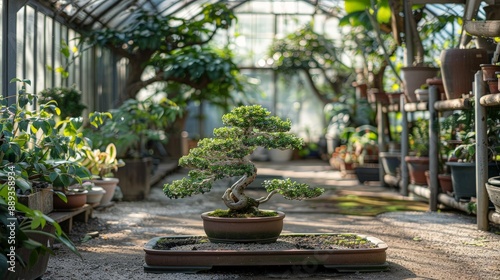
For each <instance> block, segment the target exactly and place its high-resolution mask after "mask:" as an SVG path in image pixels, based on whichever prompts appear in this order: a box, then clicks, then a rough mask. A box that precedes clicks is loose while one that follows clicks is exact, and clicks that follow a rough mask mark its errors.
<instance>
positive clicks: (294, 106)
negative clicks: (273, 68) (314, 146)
mask: <svg viewBox="0 0 500 280" xmlns="http://www.w3.org/2000/svg"><path fill="white" fill-rule="evenodd" d="M277 87H278V92H277V97H276V100H277V102H276V110H277V115H278V116H280V117H282V118H289V119H290V120H291V121H292V131H293V132H294V133H296V134H297V135H298V136H300V137H302V138H304V140H305V141H311V142H317V141H318V140H319V137H320V136H321V135H322V133H323V127H325V124H324V121H323V104H322V103H321V101H320V100H318V98H316V97H315V96H314V95H313V94H312V93H311V92H312V90H311V88H310V86H309V84H308V83H307V80H306V78H305V77H303V75H300V77H299V76H297V75H295V76H293V77H286V78H285V77H280V78H279V79H278V84H277Z"/></svg>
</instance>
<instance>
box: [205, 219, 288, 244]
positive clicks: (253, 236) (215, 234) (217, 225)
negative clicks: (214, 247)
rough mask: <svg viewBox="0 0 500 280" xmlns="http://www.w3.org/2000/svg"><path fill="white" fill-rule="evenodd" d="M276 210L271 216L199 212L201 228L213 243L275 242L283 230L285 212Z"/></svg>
mask: <svg viewBox="0 0 500 280" xmlns="http://www.w3.org/2000/svg"><path fill="white" fill-rule="evenodd" d="M277 212H278V215H277V216H273V217H253V218H221V217H211V216H209V215H208V214H209V213H210V212H205V213H203V214H201V218H202V219H203V229H204V230H205V234H206V235H207V237H208V239H209V240H210V241H211V242H214V243H227V242H229V243H234V242H247V243H248V242H257V243H271V242H275V241H276V239H278V237H279V236H280V234H281V231H282V230H283V219H284V218H285V213H283V212H279V211H277Z"/></svg>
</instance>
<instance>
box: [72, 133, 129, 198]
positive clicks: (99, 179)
mask: <svg viewBox="0 0 500 280" xmlns="http://www.w3.org/2000/svg"><path fill="white" fill-rule="evenodd" d="M81 164H82V165H83V166H85V167H86V168H88V169H89V170H90V172H91V173H92V175H93V179H92V183H93V184H95V185H97V186H99V187H101V188H103V189H104V191H105V193H104V195H103V196H102V198H101V200H100V202H99V204H100V205H101V206H106V205H108V204H109V203H110V202H111V199H112V198H113V195H114V193H115V189H116V186H117V185H118V183H119V182H120V180H119V179H118V178H116V177H114V172H116V171H117V170H118V168H119V167H122V166H125V163H124V162H123V161H122V160H121V159H117V158H116V146H115V145H114V144H113V143H110V144H108V146H106V150H105V151H101V150H99V149H92V148H90V147H89V146H84V147H83V154H82V157H81Z"/></svg>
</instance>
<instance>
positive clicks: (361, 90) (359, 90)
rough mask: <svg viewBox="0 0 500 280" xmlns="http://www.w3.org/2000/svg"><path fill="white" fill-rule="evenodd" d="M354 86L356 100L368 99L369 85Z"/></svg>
mask: <svg viewBox="0 0 500 280" xmlns="http://www.w3.org/2000/svg"><path fill="white" fill-rule="evenodd" d="M352 86H353V87H355V88H356V99H358V100H359V99H367V98H368V85H367V84H358V83H357V82H353V83H352Z"/></svg>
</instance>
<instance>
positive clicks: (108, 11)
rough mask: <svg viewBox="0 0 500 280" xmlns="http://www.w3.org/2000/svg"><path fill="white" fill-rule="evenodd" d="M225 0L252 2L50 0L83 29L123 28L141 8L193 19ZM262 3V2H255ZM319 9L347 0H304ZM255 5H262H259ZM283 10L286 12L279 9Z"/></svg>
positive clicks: (281, 0)
mask: <svg viewBox="0 0 500 280" xmlns="http://www.w3.org/2000/svg"><path fill="white" fill-rule="evenodd" d="M217 2H225V3H227V5H228V7H229V8H230V9H235V8H237V7H238V6H240V5H242V4H244V3H245V2H249V0H225V1H221V0H219V1H217V0H181V1H179V0H49V1H47V3H48V5H50V8H51V9H53V10H56V11H57V13H58V15H60V16H62V17H64V18H65V19H66V20H67V22H69V23H70V24H74V25H77V26H79V27H80V28H82V27H85V28H92V29H99V28H104V27H107V28H112V29H120V28H122V27H124V26H127V25H128V24H130V23H131V22H133V21H134V19H135V18H136V17H137V16H138V14H139V13H138V11H140V10H142V11H147V12H150V13H154V14H162V15H164V16H175V17H179V18H192V17H194V16H196V15H197V14H198V13H199V12H200V11H201V7H202V6H203V5H205V4H209V3H217ZM253 2H259V1H253ZM265 2H266V3H268V2H269V1H265ZM287 2H290V1H289V0H278V1H273V4H272V11H271V12H277V13H280V12H284V11H286V9H287V5H286V4H287ZM293 2H296V1H293ZM303 2H305V3H308V4H310V5H312V6H314V7H316V8H317V9H318V10H320V11H322V12H325V13H329V12H331V11H333V10H335V8H336V7H339V6H341V5H343V0H304V1H303ZM255 7H258V3H257V5H255ZM279 10H283V11H279Z"/></svg>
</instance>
